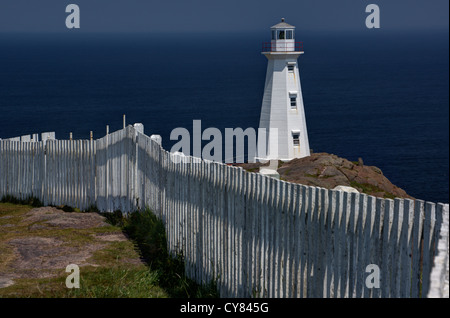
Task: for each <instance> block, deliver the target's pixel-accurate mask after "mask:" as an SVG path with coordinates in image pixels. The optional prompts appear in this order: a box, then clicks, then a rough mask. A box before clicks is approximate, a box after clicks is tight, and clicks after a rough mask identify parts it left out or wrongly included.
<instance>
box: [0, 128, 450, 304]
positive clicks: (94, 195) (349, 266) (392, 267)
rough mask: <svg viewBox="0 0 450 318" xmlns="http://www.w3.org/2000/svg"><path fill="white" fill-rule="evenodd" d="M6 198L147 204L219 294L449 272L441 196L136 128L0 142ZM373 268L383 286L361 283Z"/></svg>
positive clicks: (395, 284)
mask: <svg viewBox="0 0 450 318" xmlns="http://www.w3.org/2000/svg"><path fill="white" fill-rule="evenodd" d="M180 160H182V161H183V162H182V163H177V162H178V161H180ZM4 195H12V196H14V197H17V198H26V197H28V196H34V197H37V198H39V199H40V200H42V201H43V202H44V203H45V204H47V205H63V204H67V205H71V206H74V207H78V208H80V209H82V210H84V209H88V207H89V206H91V205H96V206H97V207H98V208H99V210H101V211H109V212H112V211H115V210H121V211H123V212H125V211H133V210H136V209H138V208H141V209H142V208H144V207H149V208H150V209H151V210H153V211H154V212H155V213H156V214H157V215H158V216H159V217H160V218H161V219H162V220H163V222H164V224H165V226H166V232H167V243H168V247H169V250H170V251H171V252H172V253H173V254H175V253H182V254H183V256H184V259H185V265H186V273H187V275H188V276H189V277H190V278H192V279H194V280H196V281H197V282H199V283H207V282H209V281H211V280H212V279H216V280H217V285H218V288H219V291H220V295H221V296H222V297H252V296H257V297H358V298H359V297H374V298H377V297H425V296H427V295H429V294H430V293H431V294H432V291H435V290H438V291H440V294H439V293H438V295H441V294H442V293H443V291H444V293H445V287H443V284H444V283H443V282H436V277H439V278H442V275H445V271H447V276H448V213H449V208H448V204H441V203H438V204H435V203H431V202H424V201H421V200H415V201H413V200H409V199H399V198H397V199H395V200H391V199H381V198H375V197H372V196H368V195H365V194H356V193H347V192H342V191H336V190H327V189H323V188H318V187H311V186H305V185H300V184H293V183H288V182H284V181H280V180H276V179H273V178H269V177H266V176H262V175H260V174H256V173H248V172H245V171H244V170H243V169H241V168H237V167H232V166H227V165H224V164H221V163H215V162H208V161H204V160H200V159H197V158H193V157H187V156H183V155H178V154H172V153H169V152H168V151H166V150H164V149H163V148H162V147H161V145H160V143H158V141H157V138H151V137H148V136H146V135H144V134H142V133H140V132H137V131H136V130H135V129H134V128H133V127H132V126H128V127H126V128H125V129H123V130H120V131H117V132H114V133H112V134H109V135H107V136H105V137H103V138H101V139H98V140H95V141H88V140H86V141H85V140H83V141H82V140H76V141H67V140H48V141H47V145H46V146H44V144H43V142H35V143H25V142H18V141H0V197H1V196H4ZM445 220H447V221H445ZM442 224H443V226H441V225H442ZM446 233H447V234H446ZM445 240H447V241H446V242H447V245H446V246H447V249H445V248H444V247H443V246H444V245H443V244H445ZM436 253H438V257H435V254H436ZM436 259H438V261H436ZM442 260H443V261H442ZM445 260H447V261H445ZM436 262H437V266H434V267H433V265H434V263H436ZM371 264H373V265H376V268H378V269H379V282H380V285H379V288H369V287H368V284H367V280H368V279H369V280H370V276H369V275H370V274H371V272H370V271H369V272H368V271H367V270H368V269H369V270H370V269H373V268H375V267H373V265H371ZM368 266H369V267H368ZM432 270H433V275H431V272H432ZM434 272H436V273H437V274H436V273H434ZM374 273H375V272H374ZM442 273H444V274H442ZM432 277H434V280H433V281H431V278H432ZM375 278H376V277H375ZM375 278H374V279H375ZM447 282H448V280H447ZM447 284H448V283H447ZM375 286H376V285H375ZM430 286H432V288H431V287H430ZM433 295H436V293H434V294H433ZM447 295H448V285H447Z"/></svg>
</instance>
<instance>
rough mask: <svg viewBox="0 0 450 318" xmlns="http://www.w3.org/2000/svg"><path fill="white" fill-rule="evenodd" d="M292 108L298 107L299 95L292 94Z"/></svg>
mask: <svg viewBox="0 0 450 318" xmlns="http://www.w3.org/2000/svg"><path fill="white" fill-rule="evenodd" d="M290 99H291V109H296V108H297V96H291V97H290Z"/></svg>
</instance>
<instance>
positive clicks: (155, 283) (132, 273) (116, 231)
mask: <svg viewBox="0 0 450 318" xmlns="http://www.w3.org/2000/svg"><path fill="white" fill-rule="evenodd" d="M2 201H3V202H6V201H8V202H7V203H0V255H1V257H0V273H2V274H3V275H0V278H1V277H7V278H8V277H11V275H16V276H13V277H12V280H13V282H14V284H13V285H11V286H8V287H5V288H0V298H2V297H33V298H34V297H36V298H43V297H45V298H49V297H50V298H53V297H55V298H66V297H77V298H92V297H95V298H98V297H108V298H118V297H133V298H149V297H151V298H155V297H158V298H160V297H181V298H185V297H202V298H203V297H218V293H217V287H216V285H215V284H214V282H211V283H210V284H209V285H208V286H200V285H198V284H196V283H195V282H194V281H192V280H190V279H188V278H187V277H186V276H185V273H184V262H183V257H182V255H178V256H177V257H172V256H171V255H170V254H169V252H168V250H167V240H166V233H165V229H164V225H163V223H162V222H161V221H160V220H159V219H158V218H157V217H156V216H155V215H154V214H153V213H152V212H151V211H149V210H145V211H139V212H134V213H130V214H129V215H128V216H126V217H124V216H122V213H121V212H120V211H116V212H114V213H105V214H103V216H105V217H106V219H107V221H108V223H110V225H108V226H100V227H92V228H61V227H57V226H50V225H48V224H46V223H45V218H44V220H39V221H33V222H30V221H29V215H28V214H27V213H28V212H30V211H31V210H32V209H33V205H38V201H36V200H34V199H29V200H24V201H19V200H15V199H14V198H11V197H8V198H3V200H2ZM11 202H14V203H11ZM18 202H22V203H27V204H20V203H18ZM60 209H63V210H65V211H70V212H75V213H76V211H77V210H76V209H72V208H70V207H60ZM12 228H13V229H14V230H11V229H12ZM124 234H125V236H128V237H129V238H130V239H131V240H130V239H122V240H113V241H103V240H100V239H99V238H101V237H102V236H117V237H122V238H123V237H124ZM35 237H42V238H46V239H55V240H58V241H60V242H62V243H61V244H59V245H58V248H60V249H61V250H59V251H58V253H60V254H58V253H57V255H54V256H55V257H58V255H67V253H70V251H73V250H74V249H76V250H83V249H84V248H85V246H99V244H100V245H101V248H96V249H93V251H92V253H91V254H90V256H89V258H88V259H86V265H85V266H82V267H80V288H79V289H76V288H75V289H68V288H67V287H66V285H65V280H66V278H67V275H68V273H66V272H65V268H63V269H59V268H58V269H36V271H37V272H39V273H41V274H45V275H29V274H30V273H31V271H34V270H28V269H26V270H22V272H20V271H17V269H16V266H15V264H17V262H18V261H20V258H21V256H20V255H19V254H17V250H16V249H15V248H13V246H11V245H10V244H9V241H11V240H21V239H25V240H26V239H32V238H35ZM45 257H47V256H45ZM24 274H25V275H24ZM5 275H6V276H5ZM17 275H18V276H17ZM42 276H45V277H44V278H36V277H42Z"/></svg>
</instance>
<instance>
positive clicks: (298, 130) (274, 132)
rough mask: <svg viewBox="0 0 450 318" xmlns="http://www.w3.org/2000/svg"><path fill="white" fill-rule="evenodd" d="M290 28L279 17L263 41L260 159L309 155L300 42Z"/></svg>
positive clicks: (284, 158)
mask: <svg viewBox="0 0 450 318" xmlns="http://www.w3.org/2000/svg"><path fill="white" fill-rule="evenodd" d="M294 31H295V27H294V26H292V25H290V24H288V23H286V22H284V19H281V23H278V24H276V25H274V26H272V27H271V34H272V40H271V42H266V43H264V45H263V52H262V54H264V56H265V57H266V58H267V60H268V64H267V74H266V83H265V87H264V96H263V102H262V107H261V117H260V121H259V128H260V131H261V129H264V131H265V132H266V138H265V147H264V148H265V150H266V153H267V155H266V156H264V155H263V156H261V153H260V154H259V155H260V158H261V159H280V160H291V159H294V158H302V157H307V156H309V155H310V150H309V142H308V131H307V129H306V119H305V111H304V109H303V98H302V91H301V85H300V76H299V71H298V64H297V59H298V57H299V56H300V55H301V54H303V45H302V43H300V42H295V39H294V35H295V34H294ZM259 138H261V135H259ZM262 139H264V138H262ZM260 142H261V140H259V142H258V143H259V145H261V144H260ZM263 157H264V158H263Z"/></svg>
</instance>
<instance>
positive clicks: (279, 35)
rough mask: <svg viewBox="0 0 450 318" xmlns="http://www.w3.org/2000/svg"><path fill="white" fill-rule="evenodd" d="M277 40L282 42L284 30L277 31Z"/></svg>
mask: <svg viewBox="0 0 450 318" xmlns="http://www.w3.org/2000/svg"><path fill="white" fill-rule="evenodd" d="M278 39H279V40H284V30H280V31H278Z"/></svg>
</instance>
